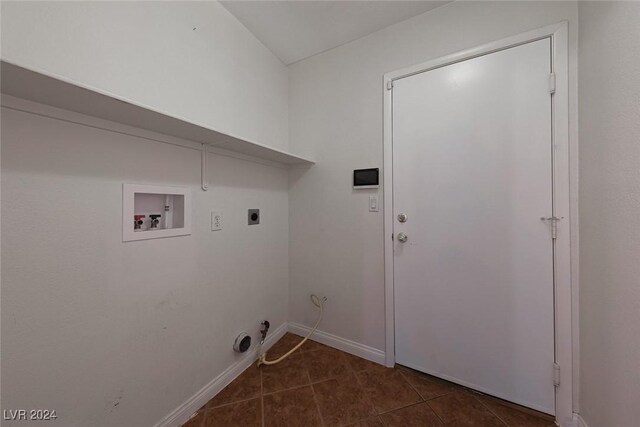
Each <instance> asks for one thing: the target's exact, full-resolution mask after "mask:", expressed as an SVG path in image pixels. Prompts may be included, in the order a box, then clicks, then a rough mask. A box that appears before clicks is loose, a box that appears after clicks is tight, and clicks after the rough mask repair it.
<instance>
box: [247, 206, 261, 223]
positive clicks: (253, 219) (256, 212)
mask: <svg viewBox="0 0 640 427" xmlns="http://www.w3.org/2000/svg"><path fill="white" fill-rule="evenodd" d="M248 224H249V225H257V224H260V209H249V214H248Z"/></svg>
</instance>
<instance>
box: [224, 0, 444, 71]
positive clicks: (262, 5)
mask: <svg viewBox="0 0 640 427" xmlns="http://www.w3.org/2000/svg"><path fill="white" fill-rule="evenodd" d="M221 3H222V5H223V6H224V7H225V8H226V9H227V10H228V11H229V12H231V13H232V14H233V15H234V16H235V17H236V18H237V19H238V20H239V21H240V22H241V23H242V24H243V25H244V26H245V27H247V28H248V29H249V31H251V32H252V33H253V34H254V35H255V36H256V37H257V38H258V39H259V40H260V41H261V42H262V43H264V45H265V46H267V47H268V48H269V49H271V51H272V52H273V53H274V54H275V55H276V56H277V57H278V58H280V60H282V62H284V63H285V64H287V65H288V64H292V63H294V62H296V61H300V60H301V59H304V58H307V57H309V56H312V55H315V54H317V53H320V52H323V51H325V50H328V49H332V48H334V47H337V46H340V45H343V44H345V43H348V42H350V41H353V40H356V39H358V38H360V37H363V36H366V35H367V34H371V33H373V32H375V31H377V30H380V29H382V28H384V27H387V26H389V25H392V24H395V23H396V22H400V21H404V20H405V19H408V18H411V17H412V16H416V15H419V14H421V13H424V12H427V11H429V10H431V9H434V8H436V7H438V6H441V5H443V4H446V3H449V1H425V0H422V1H405V0H386V1H377V0H376V1H362V0H360V1H350V0H332V1H331V0H329V1H314V0H292V1H271V0H262V1H239V0H235V1H222V2H221Z"/></svg>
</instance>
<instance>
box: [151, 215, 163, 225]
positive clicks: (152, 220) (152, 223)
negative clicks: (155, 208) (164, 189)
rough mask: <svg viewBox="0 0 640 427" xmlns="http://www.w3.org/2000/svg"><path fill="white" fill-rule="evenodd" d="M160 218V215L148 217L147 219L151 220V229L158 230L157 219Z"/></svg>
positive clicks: (158, 221) (158, 222)
mask: <svg viewBox="0 0 640 427" xmlns="http://www.w3.org/2000/svg"><path fill="white" fill-rule="evenodd" d="M161 216H162V215H160V214H154V215H149V218H151V228H158V224H160V220H159V219H158V218H160V217H161Z"/></svg>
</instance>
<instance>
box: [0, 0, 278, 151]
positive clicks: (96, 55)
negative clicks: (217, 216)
mask: <svg viewBox="0 0 640 427" xmlns="http://www.w3.org/2000/svg"><path fill="white" fill-rule="evenodd" d="M1 7H2V59H4V60H8V61H10V62H15V63H17V64H19V65H25V66H27V67H30V68H34V69H39V70H43V71H46V72H48V73H54V74H58V75H61V76H64V77H66V78H69V79H72V80H75V81H78V82H81V83H83V84H85V85H89V86H92V87H96V88H98V89H101V90H104V91H108V92H111V93H113V94H116V95H119V96H122V97H124V98H127V99H130V100H132V101H135V102H137V103H140V104H143V105H147V106H149V107H151V108H153V109H155V110H158V111H161V112H164V113H167V114H169V115H173V116H178V117H182V118H185V119H187V120H189V121H192V122H196V123H201V124H203V125H205V126H208V127H211V128H213V129H215V130H217V131H220V132H223V133H227V134H231V135H234V136H237V137H240V138H243V139H247V140H250V141H254V142H258V143H262V144H265V145H269V146H272V147H276V148H280V149H286V148H287V145H288V143H287V138H288V129H287V69H286V67H285V66H284V64H282V62H280V61H279V60H278V59H277V58H276V57H275V56H274V55H273V54H272V53H271V52H270V51H269V50H268V49H267V48H266V47H264V46H263V45H262V44H261V43H260V42H259V41H258V40H257V39H256V38H255V37H254V36H253V35H252V34H251V33H250V32H249V30H247V29H246V28H245V27H244V26H242V24H240V22H238V21H237V20H236V18H235V17H234V16H233V15H231V14H230V13H229V12H228V11H227V10H226V9H225V8H224V7H222V6H221V5H220V4H219V3H217V2H212V1H207V2H182V1H159V2H145V1H140V2H136V1H130V2H72V1H68V2H67V1H55V2H18V1H16V2H12V1H3V2H2V6H1Z"/></svg>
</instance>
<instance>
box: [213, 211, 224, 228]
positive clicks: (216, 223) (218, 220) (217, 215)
mask: <svg viewBox="0 0 640 427" xmlns="http://www.w3.org/2000/svg"><path fill="white" fill-rule="evenodd" d="M218 230H222V213H221V212H211V231H218Z"/></svg>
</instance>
